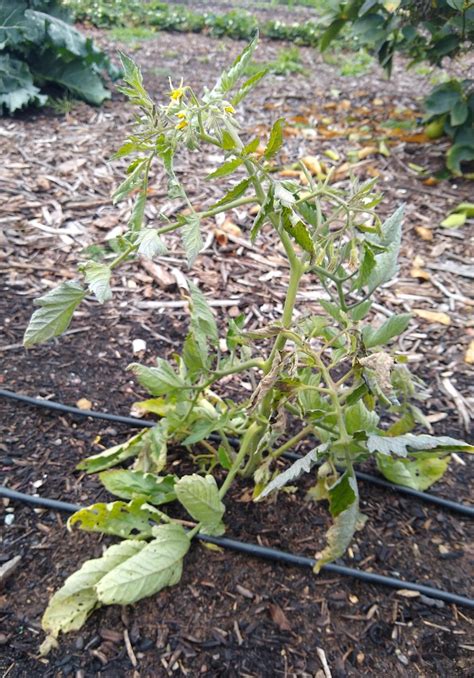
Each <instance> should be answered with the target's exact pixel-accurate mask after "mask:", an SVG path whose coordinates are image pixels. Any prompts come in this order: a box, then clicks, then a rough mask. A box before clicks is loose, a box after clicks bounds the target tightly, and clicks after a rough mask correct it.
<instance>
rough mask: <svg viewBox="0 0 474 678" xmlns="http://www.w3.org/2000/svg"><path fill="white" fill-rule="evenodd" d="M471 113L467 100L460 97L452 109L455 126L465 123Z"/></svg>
mask: <svg viewBox="0 0 474 678" xmlns="http://www.w3.org/2000/svg"><path fill="white" fill-rule="evenodd" d="M468 115H469V108H468V106H467V103H466V102H465V101H462V100H461V99H459V100H458V101H456V103H455V104H454V106H453V107H452V109H451V114H450V121H451V125H452V126H453V127H457V126H458V125H463V124H464V123H465V122H466V120H467V117H468Z"/></svg>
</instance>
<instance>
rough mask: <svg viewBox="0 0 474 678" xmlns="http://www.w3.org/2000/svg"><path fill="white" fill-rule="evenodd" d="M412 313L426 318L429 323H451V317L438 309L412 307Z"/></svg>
mask: <svg viewBox="0 0 474 678" xmlns="http://www.w3.org/2000/svg"><path fill="white" fill-rule="evenodd" d="M412 313H413V315H416V316H418V318H422V319H423V320H427V321H428V322H429V323H440V324H441V325H451V318H450V317H449V315H448V314H447V313H441V312H438V311H427V310H426V309H424V308H414V309H413V310H412Z"/></svg>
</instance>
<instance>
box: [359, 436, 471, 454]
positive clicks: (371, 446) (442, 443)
mask: <svg viewBox="0 0 474 678" xmlns="http://www.w3.org/2000/svg"><path fill="white" fill-rule="evenodd" d="M367 449H368V450H369V452H380V453H381V454H386V455H391V454H396V455H398V456H399V457H406V456H407V455H408V454H410V453H411V452H413V451H421V450H436V451H437V452H439V453H443V454H449V453H450V452H470V453H472V452H474V446H473V445H469V444H468V443H465V442H463V441H462V440H456V439H455V438H449V437H448V436H429V435H414V434H413V433H406V434H405V435H402V436H394V437H390V436H379V435H375V434H371V435H369V436H368V438H367Z"/></svg>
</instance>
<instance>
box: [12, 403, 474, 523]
mask: <svg viewBox="0 0 474 678" xmlns="http://www.w3.org/2000/svg"><path fill="white" fill-rule="evenodd" d="M0 397H1V398H9V399H10V400H18V401H20V402H23V403H26V404H28V405H34V406H36V407H43V408H46V409H49V410H56V411H57V412H65V413H67V414H72V415H77V416H79V417H91V418H93V419H102V420H105V421H112V422H115V423H117V424H126V425H127V426H130V427H133V428H152V427H153V426H155V422H153V421H148V420H146V419H138V418H137V417H125V416H123V415H120V414H109V413H108V412H98V411H96V410H81V409H79V408H78V407H71V406H70V405H63V404H62V403H57V402H54V401H52V400H46V399H42V398H32V397H31V396H26V395H21V394H20V393H15V392H14V391H8V390H6V389H0ZM209 438H210V439H211V440H216V441H219V440H220V437H219V436H218V435H212V434H211V435H210V436H209ZM229 442H230V443H231V444H238V440H237V439H235V440H233V439H229ZM283 456H284V457H285V459H289V460H290V461H297V460H298V459H299V458H300V457H299V455H297V454H294V453H291V452H287V453H285V454H284V455H283ZM355 475H356V477H357V478H358V479H359V480H363V481H365V482H368V483H372V484H373V485H378V486H379V487H383V488H385V489H388V490H392V491H393V492H398V493H399V494H405V495H407V496H409V497H413V498H414V499H419V500H420V501H426V502H429V503H431V504H436V505H437V506H440V507H441V508H444V509H448V510H449V511H455V512H456V513H460V514H462V515H465V516H468V517H470V518H474V507H473V506H467V505H466V504H461V503H459V502H456V501H452V500H451V499H444V497H437V496H436V495H434V494H430V493H429V492H420V491H419V490H414V489H412V488H411V487H404V486H403V485H395V484H394V483H391V482H389V481H388V480H384V479H383V478H378V477H377V476H372V475H370V474H368V473H363V472H362V471H356V473H355Z"/></svg>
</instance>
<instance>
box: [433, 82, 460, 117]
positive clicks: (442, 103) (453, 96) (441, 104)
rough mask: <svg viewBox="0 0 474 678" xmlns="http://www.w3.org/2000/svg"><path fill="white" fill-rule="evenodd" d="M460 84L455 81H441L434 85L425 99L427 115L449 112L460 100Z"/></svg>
mask: <svg viewBox="0 0 474 678" xmlns="http://www.w3.org/2000/svg"><path fill="white" fill-rule="evenodd" d="M460 97H461V89H460V84H459V83H457V82H456V81H450V82H446V83H443V84H442V85H440V86H439V87H436V88H435V89H434V90H433V91H432V92H431V94H430V95H429V96H427V97H426V99H425V109H426V112H427V114H428V115H429V116H433V115H439V114H440V113H449V112H450V111H451V110H452V109H453V108H454V106H455V104H456V103H457V102H458V101H459V100H460Z"/></svg>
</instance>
